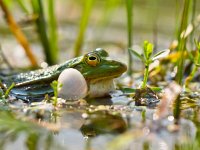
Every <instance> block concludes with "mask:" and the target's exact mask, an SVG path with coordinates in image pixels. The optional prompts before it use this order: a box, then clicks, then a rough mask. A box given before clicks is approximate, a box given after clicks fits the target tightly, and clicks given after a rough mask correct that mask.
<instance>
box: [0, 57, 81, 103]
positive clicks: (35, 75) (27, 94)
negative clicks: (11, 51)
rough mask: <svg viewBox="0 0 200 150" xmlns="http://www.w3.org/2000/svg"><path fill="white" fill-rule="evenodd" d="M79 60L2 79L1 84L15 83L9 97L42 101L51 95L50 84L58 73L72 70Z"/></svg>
mask: <svg viewBox="0 0 200 150" xmlns="http://www.w3.org/2000/svg"><path fill="white" fill-rule="evenodd" d="M79 61H80V59H77V58H75V59H71V60H69V61H66V62H65V63H63V64H60V65H54V66H50V67H47V68H45V69H38V70H35V71H29V72H24V73H19V74H14V75H10V76H6V77H4V78H2V82H3V83H4V84H5V85H6V86H7V87H9V86H10V85H11V84H12V83H15V87H14V88H13V89H12V90H11V92H10V95H12V96H14V97H16V98H19V99H23V100H25V101H28V102H32V101H39V100H42V99H44V96H45V94H48V95H52V94H53V90H52V88H51V86H50V83H51V82H52V81H53V80H57V79H58V76H59V75H60V73H61V72H62V71H63V70H64V69H66V68H73V66H74V65H76V64H77V63H79Z"/></svg>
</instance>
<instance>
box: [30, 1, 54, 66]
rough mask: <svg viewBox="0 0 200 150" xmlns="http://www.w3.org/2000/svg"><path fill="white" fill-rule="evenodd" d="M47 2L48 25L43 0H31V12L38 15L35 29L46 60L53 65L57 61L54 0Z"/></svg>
mask: <svg viewBox="0 0 200 150" xmlns="http://www.w3.org/2000/svg"><path fill="white" fill-rule="evenodd" d="M47 2H48V7H49V9H48V15H49V18H48V19H49V24H48V25H49V26H47V21H46V19H45V14H44V8H43V7H44V6H43V5H44V4H43V1H42V0H31V3H32V8H33V13H34V15H36V16H38V17H37V19H36V25H37V31H38V34H39V37H40V40H41V42H42V45H43V48H44V52H45V56H46V61H47V63H48V64H49V65H53V64H55V63H56V62H57V58H58V54H57V53H58V47H57V33H56V19H55V15H54V2H53V1H52V0H49V1H47ZM48 27H49V30H48ZM48 31H49V32H48ZM48 33H49V35H48Z"/></svg>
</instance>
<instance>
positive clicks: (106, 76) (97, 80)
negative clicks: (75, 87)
mask: <svg viewBox="0 0 200 150" xmlns="http://www.w3.org/2000/svg"><path fill="white" fill-rule="evenodd" d="M73 68H75V69H77V70H79V71H80V72H81V73H82V75H83V76H84V78H85V79H86V81H87V84H88V87H89V89H90V92H89V93H90V95H94V96H92V97H99V96H102V94H104V95H105V94H106V93H108V92H109V91H111V89H113V88H114V86H113V79H114V78H116V77H119V76H120V75H122V73H124V72H125V71H126V70H127V67H126V65H125V64H123V63H121V62H119V61H115V60H112V59H109V55H108V53H107V52H106V51H105V50H103V49H102V48H98V49H96V50H94V51H92V52H89V53H87V54H85V55H84V56H83V57H81V61H80V62H79V63H77V64H76V65H75V66H74V67H73ZM98 95H99V96H98Z"/></svg>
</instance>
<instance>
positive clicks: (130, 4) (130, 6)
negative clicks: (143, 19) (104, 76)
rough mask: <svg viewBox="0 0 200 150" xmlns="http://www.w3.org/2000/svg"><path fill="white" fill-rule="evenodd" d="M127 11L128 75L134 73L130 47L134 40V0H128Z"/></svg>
mask: <svg viewBox="0 0 200 150" xmlns="http://www.w3.org/2000/svg"><path fill="white" fill-rule="evenodd" d="M126 11H127V36H128V45H127V47H128V72H127V73H128V75H131V74H132V61H133V60H132V56H131V52H130V48H131V47H132V41H133V35H132V32H133V27H132V26H133V19H132V16H133V0H126Z"/></svg>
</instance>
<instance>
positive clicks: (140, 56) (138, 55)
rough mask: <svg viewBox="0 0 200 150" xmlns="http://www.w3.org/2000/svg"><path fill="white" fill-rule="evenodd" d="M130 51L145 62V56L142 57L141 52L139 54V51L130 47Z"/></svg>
mask: <svg viewBox="0 0 200 150" xmlns="http://www.w3.org/2000/svg"><path fill="white" fill-rule="evenodd" d="M129 51H130V52H132V53H133V54H134V55H135V56H136V57H137V58H139V59H140V60H142V61H143V62H145V60H144V57H142V55H141V54H139V53H138V52H136V51H135V50H133V49H130V48H129Z"/></svg>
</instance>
